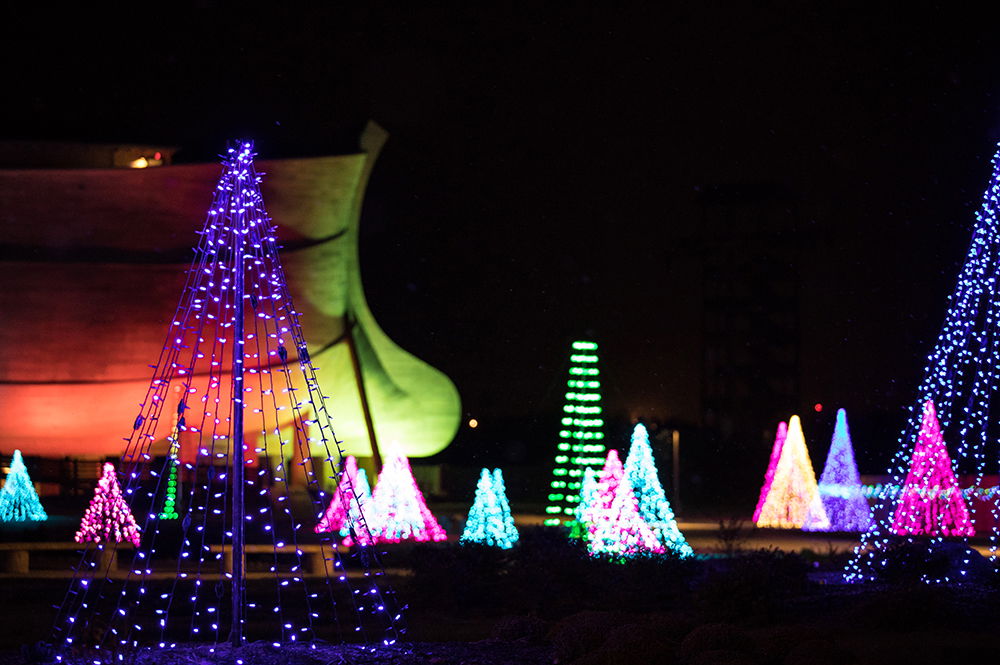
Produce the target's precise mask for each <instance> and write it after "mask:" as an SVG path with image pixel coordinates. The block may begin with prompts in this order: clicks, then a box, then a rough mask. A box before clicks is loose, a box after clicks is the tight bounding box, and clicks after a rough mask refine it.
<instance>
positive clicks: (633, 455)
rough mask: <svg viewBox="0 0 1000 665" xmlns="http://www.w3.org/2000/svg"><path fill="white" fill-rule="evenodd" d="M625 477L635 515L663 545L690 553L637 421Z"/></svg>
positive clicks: (646, 434)
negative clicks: (638, 516)
mask: <svg viewBox="0 0 1000 665" xmlns="http://www.w3.org/2000/svg"><path fill="white" fill-rule="evenodd" d="M625 477H626V478H628V481H629V484H630V485H631V486H632V491H633V492H634V493H635V497H636V499H637V500H638V502H639V503H638V507H639V514H640V515H641V516H642V519H643V520H644V521H645V522H646V524H648V525H649V526H650V527H652V529H653V532H654V533H655V534H656V537H657V539H658V540H659V541H660V542H661V543H663V545H664V547H666V548H668V549H671V550H674V551H675V552H677V553H678V554H680V555H681V556H689V555H691V554H694V551H693V550H692V549H691V546H690V545H688V543H687V540H685V539H684V535H683V534H681V531H680V529H679V528H678V527H677V519H676V518H675V517H674V511H673V510H672V509H671V508H670V502H669V501H667V495H666V493H665V492H664V491H663V485H662V484H660V478H659V475H658V474H657V472H656V462H655V461H653V448H652V447H651V446H650V445H649V432H648V431H647V430H646V426H645V425H643V424H642V423H639V424H637V425H636V426H635V428H634V429H633V430H632V445H631V447H630V448H629V451H628V457H626V458H625Z"/></svg>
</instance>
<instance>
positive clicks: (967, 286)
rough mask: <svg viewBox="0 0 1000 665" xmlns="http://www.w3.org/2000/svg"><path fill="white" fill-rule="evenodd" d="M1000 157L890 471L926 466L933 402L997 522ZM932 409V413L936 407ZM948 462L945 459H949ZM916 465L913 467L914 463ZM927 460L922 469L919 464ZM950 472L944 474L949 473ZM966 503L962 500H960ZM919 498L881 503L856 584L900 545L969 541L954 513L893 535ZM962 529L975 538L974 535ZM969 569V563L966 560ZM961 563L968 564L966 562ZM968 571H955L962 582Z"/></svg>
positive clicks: (960, 469)
mask: <svg viewBox="0 0 1000 665" xmlns="http://www.w3.org/2000/svg"><path fill="white" fill-rule="evenodd" d="M998 210H1000V153H997V154H996V155H994V157H993V174H992V177H991V178H990V181H989V185H988V187H987V189H986V192H985V194H984V195H983V203H982V206H981V207H980V208H979V210H977V211H976V215H975V216H976V223H975V225H974V228H973V230H972V242H971V244H970V246H969V250H968V252H967V253H966V257H965V264H964V265H963V266H962V269H961V272H960V274H959V276H958V283H957V284H956V286H955V290H954V291H953V293H952V295H951V296H950V298H949V300H948V312H947V314H946V315H945V320H944V325H943V326H942V330H941V333H940V335H939V336H938V339H937V342H936V344H935V345H934V348H933V350H932V351H931V352H930V354H929V355H928V357H927V363H926V365H925V368H924V376H923V380H922V381H921V383H920V387H919V389H918V391H917V396H916V399H915V400H914V401H913V402H912V404H911V405H910V413H909V418H908V420H907V424H906V426H905V427H904V428H903V430H902V434H901V435H900V438H899V448H898V450H897V452H896V455H895V456H894V457H893V460H892V464H891V466H890V468H889V474H890V476H891V482H890V488H901V487H903V486H904V481H905V479H906V478H907V476H908V474H909V472H910V469H911V466H915V467H920V466H921V464H923V463H925V462H926V460H920V459H916V458H915V456H914V449H915V448H916V447H920V446H923V447H922V448H921V452H926V444H927V440H928V438H929V437H928V432H927V431H926V428H924V427H923V424H924V420H925V414H926V413H927V409H928V406H927V405H929V404H931V405H933V406H935V407H936V416H937V418H936V422H937V423H939V424H940V431H935V432H934V435H935V436H933V437H931V438H933V439H934V440H935V441H936V442H937V444H938V445H939V446H940V445H943V444H941V440H942V437H943V439H945V440H947V441H948V450H949V452H950V459H948V461H947V466H948V467H950V468H948V469H946V471H948V472H949V474H950V473H955V474H964V475H966V476H967V477H971V484H972V489H973V491H974V492H975V493H976V494H979V495H980V500H981V501H983V502H984V504H985V505H982V507H981V509H982V510H986V509H988V510H989V511H990V512H991V513H992V516H993V522H994V524H996V523H997V517H998V513H1000V510H998V505H997V494H996V493H995V492H993V491H989V490H987V489H986V488H984V487H983V484H984V482H983V481H984V477H985V476H986V474H996V473H997V472H998V468H997V459H998V458H1000V454H998V437H997V429H996V425H995V423H994V422H993V421H995V420H996V409H991V402H992V399H993V395H994V394H995V393H996V390H997V387H998V385H1000V383H998V380H997V379H998V374H1000V330H998V323H1000V293H998V291H997V273H998V271H1000V228H998ZM931 411H933V408H931ZM947 457H949V456H942V457H941V459H947ZM911 461H912V462H914V463H915V464H914V465H911ZM917 462H920V463H921V464H916V463H917ZM949 474H945V475H949ZM959 498H961V495H959ZM912 499H913V496H912V495H911V494H909V493H908V492H906V491H903V492H898V491H889V492H885V493H883V495H882V496H881V497H880V498H879V499H878V502H877V503H876V506H875V509H874V511H873V513H874V514H875V515H876V516H878V518H877V519H875V520H873V521H872V525H871V527H870V528H869V529H868V531H867V532H866V533H865V534H864V535H863V536H862V538H861V543H860V544H859V546H858V548H857V549H856V550H855V554H854V557H853V559H852V560H851V562H850V563H849V564H848V566H847V568H846V570H845V579H846V580H847V581H850V582H859V581H866V580H874V579H877V578H878V575H879V571H880V570H881V569H882V567H883V566H884V564H885V553H886V552H887V551H888V550H889V549H890V548H891V547H894V546H896V545H898V544H900V543H906V544H908V545H909V546H910V547H911V548H913V547H920V546H925V547H926V548H927V549H928V553H929V554H930V553H931V551H932V550H933V549H934V548H935V547H936V546H937V545H938V544H939V543H941V542H942V541H943V540H944V539H945V538H946V537H948V538H949V539H951V540H955V541H958V542H965V541H966V537H964V536H951V535H948V534H951V533H952V532H953V530H954V529H953V528H952V527H953V526H954V525H953V524H950V523H949V521H950V520H953V519H954V515H953V514H952V513H951V511H945V510H941V511H936V512H934V511H929V512H928V513H927V514H926V515H925V516H924V517H925V518H926V520H922V523H921V528H920V535H916V534H915V533H914V532H913V531H907V530H906V529H900V528H898V527H897V531H899V532H900V533H899V535H894V533H893V519H894V518H895V517H896V516H897V513H898V512H899V511H898V508H899V506H900V505H901V503H903V502H905V501H912ZM962 531H965V532H968V533H971V532H972V531H973V529H972V528H971V527H970V528H967V529H962ZM990 548H991V550H992V551H993V553H994V554H995V553H996V548H997V532H996V529H995V528H994V529H992V530H991V532H990ZM965 563H968V562H967V561H966V562H965ZM960 565H961V562H960ZM966 572H967V570H966V569H960V570H958V571H957V572H956V573H953V574H954V575H955V576H956V577H959V578H961V576H962V575H964V574H965V573H966ZM924 579H925V581H928V582H935V581H948V580H949V578H948V577H941V578H938V577H934V576H927V577H925V578H924Z"/></svg>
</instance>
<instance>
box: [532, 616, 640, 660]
mask: <svg viewBox="0 0 1000 665" xmlns="http://www.w3.org/2000/svg"><path fill="white" fill-rule="evenodd" d="M633 620H634V618H633V617H629V616H628V615H627V614H622V613H619V612H597V611H593V610H587V611H584V612H577V613H576V614H573V615H570V616H568V617H566V618H564V619H560V620H559V621H557V622H556V623H555V625H554V626H552V629H551V630H550V631H549V640H550V641H551V642H552V647H553V649H554V652H555V658H556V662H557V663H568V662H570V661H573V660H575V659H577V658H579V657H581V656H583V655H585V654H588V653H592V652H595V651H597V650H598V649H599V648H600V646H601V645H602V644H604V641H605V640H606V639H607V637H608V633H609V631H610V630H611V629H613V628H616V627H618V626H622V625H624V624H626V623H630V622H632V621H633Z"/></svg>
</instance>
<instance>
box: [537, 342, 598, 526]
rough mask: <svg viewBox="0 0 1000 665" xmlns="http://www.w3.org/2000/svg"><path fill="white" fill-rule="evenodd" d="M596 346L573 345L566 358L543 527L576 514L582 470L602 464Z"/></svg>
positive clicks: (591, 343)
mask: <svg viewBox="0 0 1000 665" xmlns="http://www.w3.org/2000/svg"><path fill="white" fill-rule="evenodd" d="M597 360H598V358H597V343H596V342H589V341H576V342H573V344H572V353H571V354H570V367H569V378H568V380H567V381H566V387H567V389H568V390H567V391H566V394H565V400H566V401H565V403H564V404H563V415H562V419H561V422H560V424H561V427H560V428H559V443H558V444H556V457H555V464H554V466H553V468H552V480H551V481H550V482H549V495H548V500H549V504H548V506H547V507H546V509H545V514H546V516H547V517H546V520H545V524H547V525H549V526H554V525H558V524H562V522H563V519H565V518H571V517H573V516H574V514H575V513H576V502H577V499H578V497H579V493H580V486H581V484H582V482H583V474H584V472H585V470H586V469H588V468H591V469H599V468H601V466H602V465H603V464H604V455H605V451H606V447H605V445H604V431H603V428H604V418H603V416H602V415H601V414H602V409H601V380H600V375H601V372H600V369H598V367H597Z"/></svg>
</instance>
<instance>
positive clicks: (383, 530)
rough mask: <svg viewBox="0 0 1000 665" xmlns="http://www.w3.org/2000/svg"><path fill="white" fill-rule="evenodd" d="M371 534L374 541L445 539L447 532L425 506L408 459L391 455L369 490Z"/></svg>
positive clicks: (396, 541) (425, 503)
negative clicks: (371, 489)
mask: <svg viewBox="0 0 1000 665" xmlns="http://www.w3.org/2000/svg"><path fill="white" fill-rule="evenodd" d="M371 506H372V508H371V511H370V512H371V513H372V524H370V525H369V529H370V530H371V534H372V537H373V538H374V539H375V542H377V543H398V542H400V541H403V540H414V541H417V542H426V541H439V540H447V538H448V534H447V533H445V531H444V529H443V528H441V525H440V524H439V523H438V521H437V519H436V518H435V517H434V515H433V514H432V513H431V511H430V509H429V508H428V507H427V502H426V501H425V500H424V494H423V492H421V491H420V488H419V487H418V486H417V481H416V480H415V479H414V478H413V470H412V469H411V468H410V461H409V460H408V459H406V457H404V456H403V455H393V456H391V457H389V459H388V460H387V461H386V463H385V466H383V467H382V472H381V473H380V474H379V475H378V482H377V483H376V484H375V491H374V492H373V493H372V502H371Z"/></svg>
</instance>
